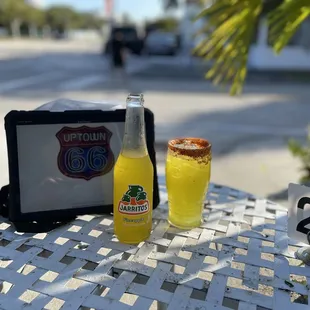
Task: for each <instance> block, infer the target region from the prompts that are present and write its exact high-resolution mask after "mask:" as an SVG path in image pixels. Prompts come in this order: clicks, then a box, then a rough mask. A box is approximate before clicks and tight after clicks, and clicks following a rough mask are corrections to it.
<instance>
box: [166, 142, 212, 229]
mask: <svg viewBox="0 0 310 310" xmlns="http://www.w3.org/2000/svg"><path fill="white" fill-rule="evenodd" d="M210 173H211V144H210V143H209V142H208V141H207V140H204V139H199V138H182V139H175V140H171V141H169V143H168V155H167V163H166V185H167V191H168V202H169V218H168V220H169V222H170V224H172V225H173V226H176V227H178V228H181V229H191V228H194V227H198V226H200V225H201V221H202V211H203V207H204V201H205V197H206V193H207V190H208V186H209V182H210Z"/></svg>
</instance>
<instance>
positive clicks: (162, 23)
mask: <svg viewBox="0 0 310 310" xmlns="http://www.w3.org/2000/svg"><path fill="white" fill-rule="evenodd" d="M178 26H179V21H178V20H177V19H176V18H173V17H166V18H159V19H156V20H154V21H149V22H147V23H146V29H150V31H152V30H161V31H167V32H175V31H177V30H178Z"/></svg>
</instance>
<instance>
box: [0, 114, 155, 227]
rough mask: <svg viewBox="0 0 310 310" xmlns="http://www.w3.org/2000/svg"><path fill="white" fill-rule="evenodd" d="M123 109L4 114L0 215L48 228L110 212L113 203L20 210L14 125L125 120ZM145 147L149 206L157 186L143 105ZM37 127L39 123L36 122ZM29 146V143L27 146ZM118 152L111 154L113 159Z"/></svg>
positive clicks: (152, 135) (150, 131) (148, 119)
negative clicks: (5, 162)
mask: <svg viewBox="0 0 310 310" xmlns="http://www.w3.org/2000/svg"><path fill="white" fill-rule="evenodd" d="M125 115H126V110H124V109H120V110H115V111H101V110H78V111H74V110H73V111H72V110H70V111H64V112H50V111H11V112H9V113H8V114H7V115H6V117H5V130H6V137H7V149H8V159H9V180H10V184H9V185H8V186H4V187H3V188H2V190H1V192H0V208H1V210H0V211H1V213H2V215H4V216H5V215H6V216H8V218H9V220H10V221H11V222H13V223H14V225H15V226H16V228H17V230H19V231H32V232H41V231H49V230H50V229H53V228H55V227H57V225H61V224H63V223H64V222H66V221H69V220H72V219H74V218H75V217H76V216H77V215H84V214H111V212H112V211H113V205H111V204H109V205H103V206H94V207H92V206H85V207H82V208H81V207H79V208H73V209H72V208H70V206H68V209H66V210H50V211H42V212H32V213H22V212H21V200H20V199H21V196H20V178H19V162H18V161H19V159H18V158H19V157H18V137H17V126H19V125H22V126H27V125H46V124H80V123H113V122H115V123H120V122H125ZM145 123H146V141H147V148H148V152H149V155H150V158H151V161H152V163H153V166H154V192H153V208H156V207H157V206H158V204H159V189H158V181H157V169H156V153H155V148H154V144H155V132H154V115H153V113H152V112H151V111H150V110H149V109H145ZM38 130H40V129H39V126H38ZM29 147H31V146H29ZM117 156H118V154H115V161H116V159H117Z"/></svg>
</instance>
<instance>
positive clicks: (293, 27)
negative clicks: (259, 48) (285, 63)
mask: <svg viewBox="0 0 310 310" xmlns="http://www.w3.org/2000/svg"><path fill="white" fill-rule="evenodd" d="M309 16H310V0H286V1H284V2H283V3H282V4H281V5H280V6H279V7H277V8H276V9H275V10H274V11H273V12H271V13H270V14H269V16H268V21H269V27H270V41H271V43H272V45H273V48H274V51H275V52H276V53H277V54H279V53H280V52H281V51H282V49H283V48H284V47H285V46H286V45H287V44H288V43H289V41H290V40H291V38H292V37H293V35H294V34H295V33H296V31H297V30H298V28H299V27H300V25H301V23H302V22H303V21H304V20H306V19H307V18H308V17H309Z"/></svg>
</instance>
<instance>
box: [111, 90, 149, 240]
mask: <svg viewBox="0 0 310 310" xmlns="http://www.w3.org/2000/svg"><path fill="white" fill-rule="evenodd" d="M143 102H144V101H143V96H142V94H139V95H129V97H128V98H127V108H126V122H125V134H124V139H123V146H122V150H121V153H120V155H119V157H118V159H117V162H116V164H115V166H114V197H113V204H114V207H113V215H114V232H115V234H116V236H117V238H118V240H119V241H120V242H122V243H129V244H136V243H140V242H141V241H144V240H146V239H147V238H148V237H149V236H150V233H151V229H152V211H153V176H154V168H153V164H152V162H151V159H150V157H149V154H148V150H147V146H146V138H145V123H144V107H143Z"/></svg>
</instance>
